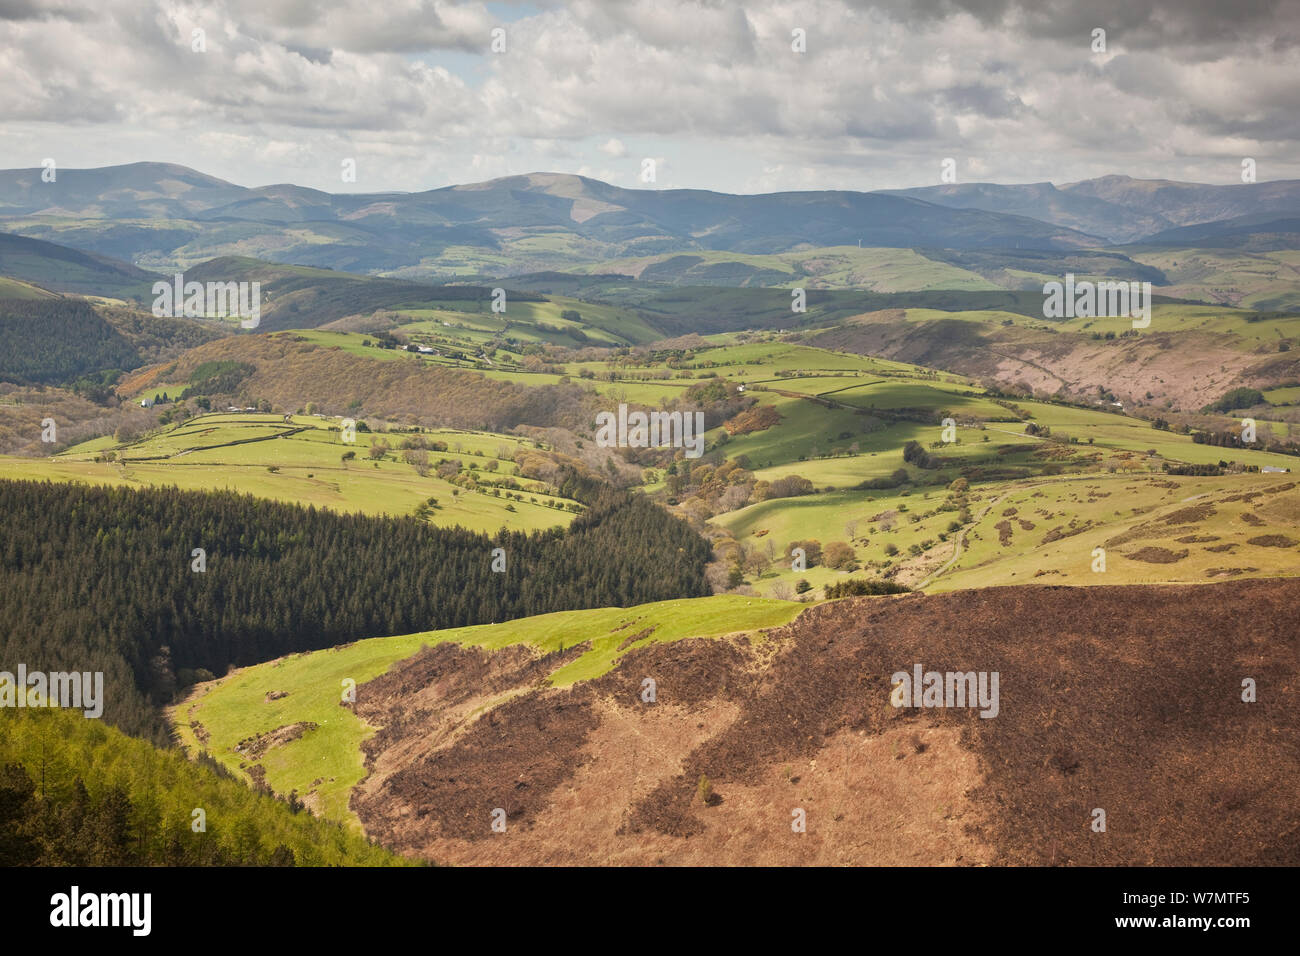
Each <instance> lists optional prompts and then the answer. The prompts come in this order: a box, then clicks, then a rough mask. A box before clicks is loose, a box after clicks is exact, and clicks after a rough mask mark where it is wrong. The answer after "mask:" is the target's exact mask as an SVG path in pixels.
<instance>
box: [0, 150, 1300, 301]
mask: <svg viewBox="0 0 1300 956" xmlns="http://www.w3.org/2000/svg"><path fill="white" fill-rule="evenodd" d="M40 174H41V171H40V170H36V169H25V170H0V228H5V224H6V222H7V223H8V224H9V225H8V228H9V229H10V230H11V231H14V232H19V233H21V234H22V235H25V236H29V237H32V238H36V239H44V240H47V241H50V242H55V243H59V244H63V245H68V246H72V247H74V248H77V249H82V250H85V251H87V252H88V253H92V254H95V255H99V256H107V257H110V258H114V259H118V260H127V261H130V262H133V263H135V264H136V265H137V266H139V267H143V268H148V269H154V270H157V271H163V272H170V271H172V270H174V269H183V268H188V267H190V266H192V265H195V264H197V263H200V262H203V261H205V260H208V259H213V258H217V257H224V256H239V257H244V256H254V257H256V258H259V259H262V260H267V261H276V262H292V263H299V264H302V265H308V266H319V267H324V268H329V269H335V270H345V271H348V272H354V273H364V274H376V275H385V276H388V277H391V278H397V279H409V280H417V281H430V280H434V281H469V282H473V281H476V280H477V281H481V280H484V279H486V278H488V277H509V276H513V275H521V274H527V273H536V272H546V271H556V270H558V271H568V270H578V269H590V268H591V267H593V266H598V267H600V268H601V269H602V271H604V265H602V264H611V263H622V262H626V261H627V260H630V259H643V260H644V259H646V258H649V257H664V258H663V259H662V260H661V261H662V262H664V263H666V264H665V265H658V264H645V263H643V267H646V268H649V269H650V272H651V274H652V275H654V274H656V273H657V272H660V271H664V272H665V277H668V276H670V275H674V274H676V273H677V272H682V271H683V270H684V269H685V270H686V271H688V272H690V275H683V276H682V277H681V281H688V282H694V281H701V280H703V281H707V282H715V281H716V282H718V283H720V284H733V285H734V284H767V282H768V280H769V279H770V280H772V281H773V282H774V283H776V284H779V282H780V280H781V278H782V275H781V273H786V274H787V275H789V274H790V269H791V268H792V264H791V263H788V262H787V263H785V264H781V263H759V262H739V263H738V262H737V261H713V260H710V259H709V257H708V254H709V253H715V254H716V253H727V254H729V255H731V256H749V257H754V256H771V255H786V256H788V255H791V254H806V253H808V252H810V251H812V250H820V249H829V248H832V247H839V248H841V249H857V248H858V247H859V246H860V247H861V248H862V249H863V250H869V249H872V248H877V249H891V248H892V249H914V250H919V249H929V250H948V251H950V252H952V253H955V254H960V253H978V254H980V255H982V256H984V258H985V259H986V260H987V258H988V257H989V256H996V255H999V254H1002V253H1005V254H1006V255H1007V256H1009V257H1010V258H1012V259H1013V258H1016V257H1017V256H1024V255H1029V256H1030V257H1032V256H1033V255H1034V254H1039V253H1055V254H1061V255H1069V254H1072V253H1076V252H1079V251H1082V250H1089V249H1094V250H1095V249H1098V248H1100V247H1104V246H1107V245H1114V244H1120V243H1133V242H1138V241H1142V242H1144V243H1151V242H1154V241H1157V237H1159V238H1160V240H1162V241H1163V240H1164V239H1165V238H1168V240H1169V241H1170V242H1173V243H1175V244H1177V243H1180V242H1183V241H1184V240H1185V239H1187V238H1188V237H1189V236H1199V235H1213V236H1218V235H1219V233H1218V232H1217V231H1215V230H1210V231H1209V232H1208V233H1195V234H1182V235H1170V234H1169V233H1170V230H1177V229H1180V228H1183V227H1188V226H1202V225H1205V224H1207V223H1216V222H1229V221H1232V220H1239V219H1241V220H1243V224H1245V225H1250V224H1253V221H1247V220H1245V219H1243V217H1252V216H1268V217H1270V218H1271V219H1272V220H1278V219H1285V218H1296V217H1300V181H1279V182H1268V183H1255V184H1249V185H1246V184H1242V185H1233V186H1212V185H1205V184H1200V183H1179V182H1169V181H1165V180H1140V179H1133V178H1131V177H1128V176H1103V177H1101V178H1099V179H1090V180H1085V181H1082V182H1077V183H1068V184H1065V185H1061V186H1055V185H1053V184H1051V183H1029V184H1023V185H1011V186H1003V185H997V184H992V183H965V184H954V185H941V186H928V187H923V188H918V189H904V190H883V191H878V192H851V191H847V190H813V191H807V192H781V193H766V194H759V195H732V194H728V193H719V192H711V191H708V190H701V189H624V188H621V187H618V186H612V185H610V184H609V183H604V182H600V181H599V180H595V179H589V178H586V177H583V176H573V175H567V174H560V173H530V174H527V175H521V176H508V177H505V178H502V179H494V180H491V181H489V182H483V183H472V184H466V185H459V186H448V187H444V188H441V189H431V190H427V191H424V192H414V193H400V192H389V193H370V194H352V193H348V194H344V193H327V192H322V191H320V190H316V189H307V188H304V187H301V186H295V185H292V184H278V185H272V186H262V187H258V188H255V189H253V188H246V187H243V186H238V185H235V184H233V183H228V182H226V181H224V180H221V179H217V178H215V177H213V176H207V175H205V174H203V173H199V172H196V171H194V170H192V169H187V168H185V167H183V166H175V165H169V164H165V163H133V164H131V165H128V166H110V167H105V168H103V169H65V170H60V171H59V172H58V175H57V178H56V179H55V181H54V182H50V183H47V182H44V181H43V180H42V179H41V175H40ZM1223 241H1224V242H1227V243H1231V242H1232V241H1233V240H1232V239H1231V238H1228V239H1224V240H1223ZM1258 241H1259V242H1263V243H1265V244H1267V243H1273V244H1274V247H1276V244H1277V243H1279V242H1280V243H1283V244H1287V243H1291V240H1290V239H1289V238H1285V237H1283V238H1278V237H1277V236H1276V235H1270V236H1269V237H1267V238H1265V239H1262V240H1258ZM675 257H686V258H675ZM930 258H931V259H934V258H935V257H934V256H930ZM795 268H796V269H797V268H799V267H795ZM1019 270H1020V267H1019V266H1017V265H1014V264H1013V263H1012V262H1011V261H1010V259H1008V261H1007V262H1006V263H1002V264H993V265H988V266H985V267H982V268H981V269H980V270H978V273H979V275H982V276H984V277H986V278H988V279H990V280H991V281H994V282H997V283H999V284H1007V283H1008V282H1009V283H1010V284H1011V285H1015V284H1017V282H1019V280H1021V279H1024V277H1023V276H1018V275H1017V274H1016V273H1017V272H1018V271H1019ZM620 271H621V270H620ZM851 271H852V270H851V269H850V270H848V272H846V274H845V278H844V282H846V283H848V284H850V285H853V284H857V285H862V284H864V283H861V282H858V283H853V282H850V281H849V273H851ZM813 273H814V274H817V270H816V269H814V270H813ZM966 278H967V281H970V280H972V279H973V276H968V277H966ZM837 281H838V280H837ZM1025 281H1028V280H1025Z"/></svg>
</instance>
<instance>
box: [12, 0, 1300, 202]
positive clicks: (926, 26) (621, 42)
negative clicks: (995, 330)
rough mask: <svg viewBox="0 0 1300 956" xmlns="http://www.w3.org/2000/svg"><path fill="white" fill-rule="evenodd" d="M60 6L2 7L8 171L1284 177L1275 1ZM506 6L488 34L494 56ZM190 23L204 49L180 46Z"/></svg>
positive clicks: (440, 176)
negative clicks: (650, 167) (1253, 166)
mask: <svg viewBox="0 0 1300 956" xmlns="http://www.w3.org/2000/svg"><path fill="white" fill-rule="evenodd" d="M58 2H59V4H60V6H59V7H57V8H56V7H54V6H43V7H41V8H40V9H41V15H35V14H32V13H31V11H27V12H26V13H23V12H22V10H26V8H22V9H20V7H19V6H13V7H12V8H11V9H12V10H13V11H18V12H11V13H9V14H6V13H5V12H4V10H5V9H10V8H5V7H0V116H3V117H4V119H5V127H4V130H3V132H2V133H0V150H2V151H3V155H4V156H5V157H6V159H7V160H8V162H9V164H11V165H16V166H27V165H36V164H37V163H39V161H40V158H41V157H43V156H47V155H54V156H59V157H61V159H60V162H61V165H63V166H65V167H66V166H94V165H105V164H109V163H118V162H130V161H136V160H144V159H150V160H152V159H158V160H164V159H165V160H167V161H171V162H181V163H185V164H187V165H190V166H194V167H196V168H199V169H202V170H204V171H205V172H211V173H213V174H215V175H219V176H224V177H226V178H229V179H232V180H234V181H237V182H241V183H245V184H249V185H258V184H261V183H268V182H284V181H293V182H299V183H301V184H303V185H310V186H316V187H318V188H325V189H339V188H340V184H339V182H338V175H337V169H338V160H339V157H340V156H351V155H355V156H357V157H358V162H359V171H360V170H364V171H365V174H364V175H361V174H359V176H358V180H359V181H358V183H357V184H356V186H355V187H349V188H356V189H366V190H382V189H422V188H428V187H430V186H434V185H442V184H445V183H448V182H456V181H468V180H471V179H477V178H484V177H485V176H495V175H508V174H515V173H522V172H529V171H533V170H539V169H550V170H555V171H560V172H569V171H576V170H578V169H594V168H601V169H606V168H609V167H612V168H613V170H614V171H615V172H616V173H617V175H616V176H614V177H613V178H614V179H615V180H616V181H619V180H621V184H625V185H630V184H633V183H636V182H639V159H640V156H641V155H653V156H656V157H668V158H670V159H671V161H672V163H673V167H672V170H673V177H672V182H673V184H674V185H678V186H693V187H702V188H711V189H720V190H728V191H742V190H750V189H809V188H830V187H838V188H857V189H862V188H879V187H886V186H906V185H924V184H928V183H930V182H932V181H934V179H935V178H936V175H937V174H936V173H935V172H934V170H935V169H937V166H938V162H939V160H940V159H942V158H943V157H944V156H955V157H959V158H961V164H960V170H961V172H960V174H959V178H960V179H961V180H962V181H971V179H972V178H987V179H990V180H993V181H1000V182H1025V181H1041V180H1053V181H1056V182H1067V181H1071V180H1077V179H1081V178H1085V177H1088V176H1093V175H1099V174H1102V173H1107V172H1123V173H1129V174H1131V175H1137V176H1150V177H1153V178H1169V179H1202V180H1208V181H1215V182H1230V181H1233V178H1234V176H1235V175H1236V173H1235V172H1234V171H1235V170H1236V169H1238V168H1239V162H1240V157H1241V156H1242V155H1249V156H1253V157H1255V158H1256V159H1257V160H1258V161H1259V163H1260V175H1261V178H1288V177H1300V150H1297V149H1296V140H1297V138H1300V109H1297V105H1300V103H1298V102H1297V100H1298V96H1297V92H1296V90H1297V88H1296V84H1295V81H1294V78H1295V76H1296V75H1300V46H1297V43H1296V40H1297V31H1296V14H1295V8H1296V7H1297V5H1296V4H1290V5H1287V4H1285V3H1284V2H1282V0H1277V2H1272V0H1260V2H1258V3H1256V4H1254V5H1250V6H1248V7H1247V8H1246V9H1245V10H1243V11H1239V12H1237V13H1236V14H1234V15H1233V16H1229V15H1228V14H1227V13H1224V12H1222V11H1219V10H1218V9H1217V7H1216V6H1215V5H1214V4H1195V5H1183V6H1179V5H1173V4H1170V5H1165V4H1163V3H1158V2H1150V0H1149V2H1146V3H1142V2H1132V0H1123V2H1121V0H1102V2H1099V3H1097V4H1095V5H1093V9H1092V10H1090V11H1088V13H1087V15H1084V14H1082V13H1079V11H1078V10H1077V9H1076V8H1075V7H1074V6H1071V5H1069V4H1066V3H1064V2H1063V0H1050V2H1048V3H1047V4H1046V8H1045V9H1046V11H1047V12H1045V13H1044V12H1040V6H1038V5H1034V4H1029V3H1023V4H1022V3H1020V2H1018V0H988V2H984V0H948V2H947V3H944V4H924V5H915V4H908V3H904V2H903V0H880V2H878V3H860V2H852V0H808V2H800V3H793V2H791V3H786V2H781V0H778V2H771V3H763V2H753V3H748V4H745V5H744V6H743V7H742V6H741V5H739V4H715V3H699V2H693V0H656V2H651V0H634V2H631V3H627V4H609V3H600V2H597V0H573V2H570V3H567V4H562V3H558V2H549V0H544V2H542V3H540V4H538V3H533V4H519V5H507V6H506V7H505V10H506V14H505V15H502V9H503V8H501V7H498V6H497V5H496V4H493V6H492V8H491V9H489V7H488V6H487V5H486V4H483V3H467V4H453V3H450V2H445V0H389V2H385V3H384V4H381V5H376V4H373V3H369V2H362V0H342V2H338V3H333V4H329V5H322V4H318V3H312V2H307V0H215V2H211V3H204V4H198V3H185V2H181V3H175V2H171V0H147V2H143V3H142V2H139V0H58ZM29 6H32V7H35V6H36V4H35V3H33V4H30V5H29ZM503 21H508V22H507V24H506V25H507V29H508V33H509V46H508V50H507V52H506V53H505V54H501V55H490V54H488V53H487V52H486V51H487V46H488V43H489V41H490V31H491V29H492V28H493V27H494V26H497V25H501V23H502V22H503ZM196 25H197V26H202V27H203V28H204V29H205V30H206V31H207V36H208V52H207V53H202V54H196V53H192V52H191V51H190V48H189V36H190V30H191V29H192V28H193V27H194V26H196ZM1094 25H1101V26H1104V27H1105V28H1106V29H1107V45H1108V53H1107V55H1106V56H1105V57H1098V56H1096V55H1095V54H1093V53H1092V52H1091V49H1090V43H1091V33H1090V31H1091V28H1092V26H1094ZM794 26H800V27H803V28H804V29H806V30H807V33H808V51H807V52H806V53H804V54H796V53H794V52H792V51H791V50H790V42H789V41H790V30H791V28H792V27H794ZM1162 37H1165V38H1169V37H1173V38H1175V39H1173V40H1168V39H1166V40H1164V41H1162V40H1161V38H1162ZM1162 43H1163V45H1162ZM610 159H615V160H624V161H623V162H619V163H613V164H611V163H610V162H609V160H610ZM656 172H657V176H656V183H655V184H654V186H655V187H656V188H666V184H667V183H668V179H667V177H666V174H665V167H664V166H663V165H662V164H661V165H659V168H658V169H657V171H656Z"/></svg>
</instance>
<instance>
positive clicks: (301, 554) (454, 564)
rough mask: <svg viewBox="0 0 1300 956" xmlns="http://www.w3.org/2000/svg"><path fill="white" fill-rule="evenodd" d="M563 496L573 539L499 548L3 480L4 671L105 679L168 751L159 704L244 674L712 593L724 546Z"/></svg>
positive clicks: (227, 504) (225, 502)
mask: <svg viewBox="0 0 1300 956" xmlns="http://www.w3.org/2000/svg"><path fill="white" fill-rule="evenodd" d="M562 492H563V493H564V494H566V495H575V496H578V497H581V498H583V499H584V500H585V501H586V503H587V504H588V508H587V510H586V511H585V512H584V513H583V514H582V515H580V516H579V517H577V518H576V519H575V520H574V522H573V524H572V525H571V526H570V527H569V528H568V529H552V530H550V531H547V532H540V533H532V534H526V533H523V532H510V531H505V530H504V529H503V530H502V532H500V533H498V534H496V535H493V536H488V535H485V534H480V533H474V532H469V531H466V530H463V529H459V528H456V529H448V528H435V527H431V526H429V525H428V524H426V523H424V522H421V521H419V520H417V519H415V518H410V517H406V518H395V519H394V518H373V517H366V516H361V515H340V514H335V513H332V512H327V511H317V510H315V509H313V508H302V507H299V506H296V505H288V504H281V503H277V502H270V501H262V500H258V499H255V498H253V497H251V496H242V495H237V494H233V493H225V492H222V493H202V492H182V491H178V490H176V489H150V490H134V489H120V488H107V487H89V486H78V485H67V484H53V483H49V482H41V483H37V482H20V481H0V512H2V513H3V514H4V515H5V533H4V536H3V538H0V661H4V662H6V666H8V667H9V669H10V670H12V669H13V667H16V666H17V664H18V663H20V662H21V663H24V664H26V665H27V667H28V669H29V670H33V671H35V670H40V671H64V670H78V671H102V672H103V673H104V682H105V697H106V702H105V705H104V717H105V719H106V720H109V721H110V722H112V723H114V724H116V725H117V726H119V727H121V728H123V729H124V730H126V731H128V732H130V733H135V734H140V735H144V736H149V737H151V738H152V739H154V740H156V741H158V742H160V743H161V742H165V741H166V739H167V738H166V732H165V727H164V723H163V720H162V718H161V716H160V715H159V711H158V709H157V705H161V704H166V703H169V702H170V701H171V699H172V697H173V695H174V693H175V691H176V690H177V689H178V688H179V687H180V686H183V685H185V684H187V683H189V682H192V681H193V680H195V679H202V678H204V677H206V674H204V673H203V672H208V673H210V674H213V675H220V674H223V673H225V671H226V669H227V668H228V667H229V666H230V665H232V664H233V665H246V664H252V663H256V662H259V661H264V660H269V659H271V658H275V657H279V656H282V655H284V654H287V653H292V652H296V651H307V650H316V649H319V648H324V647H331V646H334V645H337V644H342V643H346V642H348V641H352V640H356V639H358V638H364V637H377V636H382V635H391V634H404V633H411V632H416V631H423V630H429V629H433V628H442V627H454V626H460V625H467V624H483V623H492V622H499V621H503V620H508V619H511V618H517V617H524V616H528V615H533V614H542V613H547V612H551V611H561V610H572V609H576V608H589V607H606V606H612V605H617V606H624V607H626V606H630V605H634V604H641V603H644V602H647V601H657V600H665V599H669V598H679V597H696V596H702V595H705V594H708V593H709V587H708V585H707V584H706V582H705V578H704V566H705V563H706V562H707V561H708V559H709V546H708V544H707V543H706V542H705V541H704V540H703V539H702V538H700V537H699V536H698V535H697V534H696V533H695V532H693V531H692V530H691V529H690V528H689V527H688V526H687V525H686V524H685V523H684V522H683V521H681V520H680V519H678V518H676V517H673V516H671V515H669V514H668V513H667V512H665V511H664V510H663V509H661V508H659V507H658V506H656V505H654V504H653V503H651V502H650V501H649V500H647V499H645V498H644V497H642V496H640V495H631V494H628V493H624V492H615V491H613V490H610V489H605V488H603V487H601V486H598V485H596V484H594V483H592V482H591V481H590V480H585V481H584V480H580V479H577V478H570V479H569V480H567V481H566V482H565V483H564V488H563V489H562ZM195 548H202V549H204V551H205V553H206V554H205V557H206V570H204V571H202V572H199V571H196V570H193V562H194V561H195V559H194V558H193V557H192V552H193V550H194V549H195ZM494 548H503V549H504V551H505V556H506V571H505V572H504V573H497V572H494V571H493V570H492V560H493V553H492V552H493V549H494Z"/></svg>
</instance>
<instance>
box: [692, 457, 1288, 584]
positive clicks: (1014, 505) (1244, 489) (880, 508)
mask: <svg viewBox="0 0 1300 956" xmlns="http://www.w3.org/2000/svg"><path fill="white" fill-rule="evenodd" d="M1295 488H1296V485H1295V483H1294V481H1292V480H1290V476H1288V475H1262V474H1242V475H1224V476H1219V477H1206V478H1194V477H1178V478H1175V477H1167V476H1161V475H1151V474H1127V475H1126V474H1114V475H1111V474H1084V475H1065V476H1059V477H1051V478H1033V479H1027V480H1023V481H1010V482H993V483H989V484H984V485H980V484H977V485H973V486H971V488H970V490H969V492H968V494H967V495H966V499H965V501H964V502H963V503H964V505H965V507H966V508H968V509H969V512H970V514H971V516H972V518H971V521H970V522H968V523H966V524H965V525H963V524H962V523H961V522H960V521H959V520H958V517H959V511H958V510H957V507H956V504H957V499H955V496H953V495H952V494H950V493H949V492H948V491H947V490H946V489H942V488H930V489H918V490H915V491H911V492H908V493H905V494H898V493H894V492H860V491H838V492H832V493H823V494H817V495H810V496H806V497H801V498H787V499H779V500H775V501H765V502H760V503H759V504H755V505H750V506H749V507H747V508H743V509H741V510H739V511H735V512H731V513H728V514H725V515H720V516H718V517H717V518H715V519H713V520H714V522H715V523H717V524H718V525H720V526H721V527H724V528H726V529H727V530H728V531H730V532H731V534H732V535H733V536H734V537H735V538H736V540H737V541H739V542H740V543H741V544H743V545H744V546H746V547H747V548H752V549H757V550H759V551H760V552H762V553H764V554H766V555H767V556H768V557H769V558H770V560H771V561H772V564H771V566H770V567H769V569H768V570H767V571H764V572H763V573H762V574H761V575H759V576H756V577H754V578H753V579H752V582H751V583H752V585H753V587H754V588H755V590H756V591H757V592H758V593H759V594H769V595H770V594H773V593H774V591H776V592H780V593H785V592H784V591H783V589H784V588H790V587H793V585H794V584H796V583H797V582H799V581H800V580H806V581H808V582H809V583H810V584H812V585H813V586H814V587H820V586H822V585H825V584H830V583H834V582H835V581H839V580H843V579H845V578H847V577H877V576H880V575H881V574H882V573H884V572H885V571H886V570H890V571H891V574H893V575H895V576H896V579H897V580H899V581H900V582H902V583H906V584H909V585H913V586H916V585H923V586H924V588H925V590H927V591H947V590H957V589H962V588H977V587H994V586H998V585H1009V584H1023V583H1026V581H1035V580H1038V581H1043V582H1045V583H1062V584H1072V585H1091V584H1155V583H1195V582H1198V581H1207V580H1215V579H1225V578H1226V579H1231V578H1234V577H1273V576H1281V575H1294V574H1296V573H1297V572H1300V550H1298V548H1297V546H1298V545H1300V494H1297V493H1296V491H1295ZM1241 496H1246V497H1241ZM1243 515H1246V516H1247V517H1242V516H1243ZM807 539H814V540H817V541H819V542H820V543H821V544H822V546H823V547H825V546H826V545H828V544H829V543H831V542H834V541H839V542H844V543H847V544H849V545H850V546H851V547H852V548H853V550H854V552H855V555H856V559H857V561H858V562H859V564H860V565H861V568H860V569H858V570H854V571H841V570H835V569H831V568H828V567H825V566H823V565H817V566H814V567H809V568H807V569H806V570H805V571H802V572H800V571H795V570H793V569H792V567H791V564H792V560H791V555H790V545H791V543H792V542H794V541H801V540H807ZM769 542H771V543H770V545H769ZM958 542H960V554H955V548H956V547H957V545H958ZM1097 547H1102V548H1105V549H1106V552H1107V563H1106V573H1100V572H1093V571H1092V564H1093V560H1094V555H1093V549H1094V548H1097ZM891 549H892V552H893V553H892V554H891V553H890V551H891ZM954 557H956V560H955V561H954V560H953V558H954ZM814 593H817V594H818V595H820V591H818V592H814Z"/></svg>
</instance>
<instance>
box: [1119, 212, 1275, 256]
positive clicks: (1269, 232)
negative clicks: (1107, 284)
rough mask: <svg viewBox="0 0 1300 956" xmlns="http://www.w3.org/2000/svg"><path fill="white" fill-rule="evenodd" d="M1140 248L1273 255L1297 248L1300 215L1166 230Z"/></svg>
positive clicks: (1255, 216) (1266, 215)
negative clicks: (1233, 251)
mask: <svg viewBox="0 0 1300 956" xmlns="http://www.w3.org/2000/svg"><path fill="white" fill-rule="evenodd" d="M1142 244H1143V245H1152V246H1187V247H1197V248H1203V249H1224V248H1228V249H1233V250H1236V251H1238V252H1272V251H1276V250H1278V249H1296V248H1300V212H1298V213H1297V214H1295V215H1291V216H1286V217H1285V218H1279V216H1278V214H1277V212H1262V213H1254V214H1252V215H1249V216H1234V217H1233V218H1231V219H1221V220H1218V221H1216V222H1206V223H1200V224H1198V225H1195V226H1182V227H1180V228H1177V229H1166V230H1165V231H1164V232H1158V233H1156V234H1155V235H1154V236H1148V237H1147V238H1146V239H1143V240H1142Z"/></svg>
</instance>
